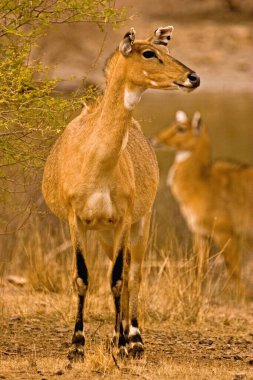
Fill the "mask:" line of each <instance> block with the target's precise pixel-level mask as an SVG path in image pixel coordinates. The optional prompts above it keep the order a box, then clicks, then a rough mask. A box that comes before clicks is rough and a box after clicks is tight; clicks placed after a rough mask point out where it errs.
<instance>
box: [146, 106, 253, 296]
mask: <svg viewBox="0 0 253 380" xmlns="http://www.w3.org/2000/svg"><path fill="white" fill-rule="evenodd" d="M153 144H154V145H155V146H156V145H158V146H159V144H164V145H166V146H167V147H169V148H170V149H172V150H174V151H175V152H176V154H175V159H174V162H173V165H172V166H171V168H170V170H169V175H168V178H167V186H169V187H170V188H171V191H172V193H173V195H174V197H175V199H176V200H177V202H178V203H179V207H180V210H181V212H182V214H183V216H184V218H185V220H186V222H187V224H188V227H189V229H190V230H191V232H192V233H193V239H194V243H193V244H194V251H195V254H196V257H197V261H196V262H197V267H198V270H197V272H198V276H200V277H205V275H206V270H207V260H208V257H209V250H210V242H211V241H212V240H213V241H214V243H215V244H216V245H217V246H218V248H219V250H220V251H221V252H222V254H223V257H224V259H225V263H226V266H227V269H228V272H229V276H230V277H231V279H232V280H233V282H234V283H235V286H236V288H237V292H238V293H239V294H240V297H241V296H243V294H244V291H243V284H242V282H241V256H242V245H243V243H245V242H250V241H251V242H252V241H253V231H252V230H253V193H252V189H253V166H250V165H246V164H243V163H240V162H236V161H231V160H230V161H228V160H224V159H223V160H216V161H213V160H212V148H211V142H210V138H209V135H208V132H207V129H206V127H205V126H204V125H203V123H202V120H201V115H200V113H199V112H195V113H194V115H193V118H192V119H191V120H190V119H188V117H187V115H186V113H185V112H183V111H177V113H176V118H175V121H174V123H172V125H171V126H170V127H169V128H167V129H165V130H163V131H161V132H160V133H159V134H158V135H157V136H156V137H155V138H154V139H153ZM249 247H250V246H249ZM249 247H248V249H249Z"/></svg>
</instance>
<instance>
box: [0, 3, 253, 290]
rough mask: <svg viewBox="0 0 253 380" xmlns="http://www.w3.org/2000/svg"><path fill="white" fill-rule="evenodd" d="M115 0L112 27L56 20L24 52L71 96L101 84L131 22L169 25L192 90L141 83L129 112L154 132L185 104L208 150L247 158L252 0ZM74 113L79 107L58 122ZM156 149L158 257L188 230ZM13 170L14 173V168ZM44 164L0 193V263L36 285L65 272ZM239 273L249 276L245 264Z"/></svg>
mask: <svg viewBox="0 0 253 380" xmlns="http://www.w3.org/2000/svg"><path fill="white" fill-rule="evenodd" d="M113 3H114V4H115V6H116V7H117V8H122V7H125V8H126V13H125V17H124V18H125V20H124V22H123V23H121V24H120V25H118V26H117V28H116V29H115V28H113V26H112V25H111V24H108V25H104V26H103V30H101V27H99V26H98V25H97V24H95V23H92V22H86V23H82V22H75V23H69V24H64V23H62V24H61V23H59V24H57V23H56V24H54V25H53V26H52V27H51V28H50V29H48V30H47V31H46V33H44V35H43V37H40V38H39V40H38V41H37V45H36V47H33V49H32V51H31V54H30V58H29V59H30V60H31V61H34V60H40V61H41V62H42V63H43V65H45V66H50V67H51V69H50V70H49V72H48V73H47V76H48V79H51V80H54V78H59V77H60V78H62V79H63V81H61V82H59V83H57V90H58V91H59V92H60V93H61V95H62V94H63V95H64V96H65V97H66V99H68V97H70V96H71V95H70V93H71V92H73V91H78V90H80V89H84V88H85V87H87V86H89V85H96V86H98V88H99V89H101V90H103V88H104V84H105V80H104V76H103V66H104V62H105V60H106V58H107V57H108V56H109V55H110V54H111V53H112V52H113V51H114V49H115V48H116V47H117V46H118V44H119V42H120V40H121V38H122V37H123V35H124V34H125V33H126V32H127V31H128V29H129V28H130V27H132V26H133V27H134V28H135V30H136V33H137V38H140V39H142V38H146V37H147V36H149V35H150V34H151V33H153V31H154V30H155V29H157V28H158V27H160V26H166V25H173V26H174V28H175V29H174V33H173V39H172V40H171V44H170V50H171V55H172V56H174V57H175V58H177V59H178V60H180V61H181V62H183V63H184V64H185V65H187V66H189V67H190V68H191V69H193V70H194V71H196V72H197V73H198V75H199V76H200V78H201V85H200V87H199V88H198V89H197V90H195V91H194V92H193V93H190V94H188V93H184V92H179V91H173V92H161V91H151V90H150V91H147V92H146V93H145V94H144V95H143V98H142V100H141V102H140V104H139V105H138V106H137V107H136V110H135V112H134V114H135V117H136V119H137V120H139V122H140V124H141V125H142V127H143V130H144V132H145V134H146V135H147V136H152V135H154V134H156V133H157V132H158V131H160V130H161V129H163V128H165V127H167V126H168V125H169V124H170V123H171V122H172V121H173V120H174V116H175V112H176V111H177V110H179V109H181V110H184V111H186V112H187V113H188V115H189V116H192V114H193V113H194V112H195V111H200V113H201V114H202V118H203V121H204V124H205V125H206V126H207V128H208V130H209V133H210V136H211V141H212V146H213V157H214V158H218V157H219V158H232V159H235V160H240V161H243V162H246V163H249V164H253V149H252V141H253V126H252V105H253V83H252V78H253V65H252V62H253V49H252V47H253V24H252V19H253V3H252V1H250V0H249V1H248V0H243V1H239V0H206V1H201V0H197V1H196V0H195V1H193V0H180V1H173V0H167V1H160V0H157V1H153V0H146V1H132V0H126V1H119V0H118V1H116V2H113ZM76 109H77V111H76ZM79 109H81V108H79ZM76 113H78V107H76V108H75V109H74V111H73V113H72V114H71V115H68V118H66V120H65V122H66V123H67V121H68V120H69V119H71V117H73V116H74V115H75V114H76ZM63 127H64V125H62V128H63ZM51 143H52V140H50V143H49V144H48V145H47V146H46V151H47V152H48V149H49V148H50V145H51ZM38 149H40V148H39V147H38ZM43 149H44V147H43ZM44 150H45V149H44ZM157 157H158V162H159V167H160V177H161V181H160V188H159V192H158V195H157V200H156V204H155V209H154V216H153V224H152V236H151V240H152V244H150V246H151V245H152V247H153V248H152V252H151V253H150V252H149V255H151V254H152V255H153V256H152V257H153V258H154V257H155V258H159V257H163V258H164V256H166V255H167V253H166V252H169V253H170V254H172V255H174V256H175V258H176V257H177V255H178V252H179V251H180V250H181V252H185V251H187V250H188V249H189V246H190V234H189V232H188V229H187V227H186V225H185V222H184V220H183V218H182V217H181V214H180V212H179V209H178V206H177V204H176V203H175V201H174V200H173V198H172V196H171V194H170V191H169V189H168V188H167V187H166V186H165V181H166V177H167V173H168V170H169V167H170V165H171V163H172V161H173V153H172V152H168V151H158V152H157ZM42 166H43V165H42ZM13 173H14V175H17V178H19V179H20V172H15V171H14V172H13ZM15 173H16V174H15ZM41 174H42V167H40V168H38V169H36V178H35V180H34V183H33V184H31V185H29V189H28V191H26V192H24V191H23V189H22V191H21V190H20V191H18V190H17V186H16V185H15V186H14V187H13V188H12V189H11V190H8V191H9V192H11V194H12V201H11V202H10V201H6V199H5V198H3V200H2V204H1V208H2V225H3V232H2V235H1V237H2V239H1V251H0V252H1V253H0V259H1V261H0V263H1V264H0V265H1V268H0V269H1V274H2V277H5V276H7V275H9V274H15V275H22V276H28V277H29V278H30V281H31V282H33V284H34V286H35V287H37V288H40V287H42V288H44V287H45V288H47V289H50V290H54V291H58V290H59V289H61V287H62V286H63V284H64V281H65V280H64V279H63V277H62V272H63V271H64V272H65V273H69V268H70V265H69V263H70V260H71V259H70V257H71V254H70V252H71V244H70V240H69V234H68V230H67V228H66V226H65V225H63V224H62V223H61V222H59V221H58V220H57V219H56V218H55V217H54V216H53V215H52V214H50V213H49V211H48V210H47V209H46V207H45V205H44V201H43V198H42V195H41V191H40V181H41ZM22 175H23V174H22ZM26 190H27V188H26ZM252 191H253V189H252ZM13 199H15V202H16V203H17V204H19V211H18V212H17V211H13V207H12V202H13ZM30 199H32V203H31V202H30V201H29V200H30ZM26 205H28V206H26ZM31 205H32V206H31ZM96 247H97V246H96ZM96 249H99V248H98V247H97V248H96ZM150 249H151V248H149V250H150ZM251 253H252V252H251ZM251 261H252V260H251ZM221 265H223V264H222V263H221ZM247 268H248V267H247ZM245 271H246V269H245ZM248 271H249V269H248ZM52 273H53V274H52ZM245 276H246V277H248V281H250V280H249V277H250V276H249V274H248V275H247V273H246V274H245Z"/></svg>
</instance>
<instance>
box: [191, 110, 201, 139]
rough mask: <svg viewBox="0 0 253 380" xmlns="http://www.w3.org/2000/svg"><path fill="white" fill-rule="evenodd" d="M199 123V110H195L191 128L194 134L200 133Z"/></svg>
mask: <svg viewBox="0 0 253 380" xmlns="http://www.w3.org/2000/svg"><path fill="white" fill-rule="evenodd" d="M201 124H202V120H201V115H200V113H199V112H195V113H194V115H193V118H192V129H193V130H194V133H195V134H196V135H198V134H199V133H200V130H201Z"/></svg>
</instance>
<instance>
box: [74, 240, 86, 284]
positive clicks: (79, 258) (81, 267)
mask: <svg viewBox="0 0 253 380" xmlns="http://www.w3.org/2000/svg"><path fill="white" fill-rule="evenodd" d="M76 266H77V274H78V277H80V278H81V279H82V280H83V282H84V284H85V285H86V286H88V270H87V267H86V264H85V261H84V257H83V254H82V251H81V249H80V248H79V247H77V249H76Z"/></svg>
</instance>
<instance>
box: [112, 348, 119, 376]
mask: <svg viewBox="0 0 253 380" xmlns="http://www.w3.org/2000/svg"><path fill="white" fill-rule="evenodd" d="M112 358H113V361H114V364H115V366H116V368H117V369H118V370H119V371H120V372H121V368H120V366H119V365H118V362H117V359H116V358H115V355H114V353H113V350H112Z"/></svg>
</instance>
